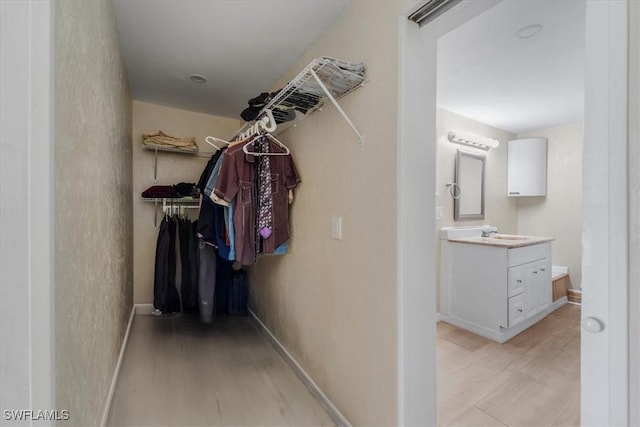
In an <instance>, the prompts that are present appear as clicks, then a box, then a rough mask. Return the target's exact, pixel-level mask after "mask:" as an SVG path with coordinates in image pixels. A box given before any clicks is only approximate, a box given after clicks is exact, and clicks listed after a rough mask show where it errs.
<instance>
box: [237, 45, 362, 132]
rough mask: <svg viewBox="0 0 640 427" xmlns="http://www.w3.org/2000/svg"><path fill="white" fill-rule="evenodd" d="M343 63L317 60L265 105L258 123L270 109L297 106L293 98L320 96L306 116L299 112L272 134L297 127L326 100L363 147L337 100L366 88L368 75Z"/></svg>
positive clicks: (326, 59) (332, 60) (328, 59)
mask: <svg viewBox="0 0 640 427" xmlns="http://www.w3.org/2000/svg"><path fill="white" fill-rule="evenodd" d="M341 63H343V64H344V61H340V60H335V59H333V58H328V57H321V58H316V59H314V60H313V61H311V63H310V64H309V65H307V66H306V67H305V68H304V69H303V70H302V71H301V72H300V73H298V75H297V76H296V77H295V78H294V79H293V80H291V81H290V82H289V83H288V84H287V85H286V86H285V87H284V88H283V89H282V90H280V91H279V92H278V93H277V94H276V95H275V96H274V97H273V98H272V99H271V100H270V101H269V102H268V103H267V105H265V106H264V108H262V110H260V113H259V114H258V116H257V118H256V120H258V119H260V118H262V117H264V115H265V111H266V110H267V109H272V110H273V109H274V108H277V107H278V106H285V108H287V107H289V108H290V107H291V105H294V104H295V102H293V101H292V99H293V98H295V97H297V96H308V95H311V96H313V97H317V99H318V102H317V104H316V105H314V106H313V107H311V108H309V109H308V110H307V111H306V113H302V112H300V111H296V118H295V119H294V120H292V121H288V122H284V123H281V124H279V125H278V128H277V129H276V130H275V131H274V132H272V133H273V134H275V135H277V134H279V133H280V132H282V131H284V130H286V129H288V128H289V127H291V126H295V125H296V124H297V123H298V122H300V121H301V120H303V119H305V118H306V117H308V116H309V115H311V114H312V113H314V112H315V111H317V110H319V109H321V108H322V106H323V105H324V104H325V101H326V100H327V99H328V100H329V101H331V103H332V104H333V105H334V106H335V107H336V109H337V110H338V112H339V113H340V114H341V115H342V117H343V118H344V119H345V121H346V122H347V123H348V124H349V126H350V127H351V129H353V132H354V133H355V134H356V135H357V136H358V138H359V139H360V144H362V141H363V136H362V134H361V133H360V132H359V131H358V129H357V128H356V126H355V125H354V124H353V122H351V120H350V119H349V117H348V116H347V114H346V113H345V112H344V110H343V109H342V108H341V107H340V105H339V104H338V102H337V100H338V99H340V98H342V97H344V96H346V95H348V94H350V93H351V92H353V91H354V90H356V89H358V88H359V87H361V86H364V85H365V84H366V83H367V79H366V77H365V76H364V71H363V72H362V74H360V73H357V72H352V71H349V70H347V69H345V68H343V67H340V64H341ZM349 65H351V64H349ZM256 120H253V121H250V122H247V123H245V124H244V125H243V126H242V127H241V128H240V129H239V130H238V131H237V132H236V133H235V135H234V136H233V138H232V139H237V138H238V137H239V136H240V134H242V133H243V132H245V131H246V130H247V129H248V128H249V127H250V126H251V125H253V124H254V123H255V122H256Z"/></svg>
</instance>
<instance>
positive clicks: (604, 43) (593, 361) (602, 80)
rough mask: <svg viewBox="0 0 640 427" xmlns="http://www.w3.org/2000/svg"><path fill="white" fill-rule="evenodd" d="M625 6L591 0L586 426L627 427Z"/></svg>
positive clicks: (588, 34)
mask: <svg viewBox="0 0 640 427" xmlns="http://www.w3.org/2000/svg"><path fill="white" fill-rule="evenodd" d="M627 7H628V5H627V2H626V1H615V2H609V1H589V2H587V18H586V19H587V22H586V74H585V120H584V121H585V129H584V131H585V132H584V135H585V141H584V156H583V161H584V163H583V171H584V172H583V174H584V175H583V225H582V230H583V232H582V247H583V256H582V290H583V294H582V326H583V329H582V352H581V355H582V361H581V362H582V364H581V369H582V374H581V379H582V386H581V387H582V390H581V391H582V392H581V399H582V411H581V415H582V417H581V419H582V424H583V425H585V426H626V425H628V424H629V391H628V390H629V389H628V386H629V377H628V375H629V365H628V364H629V360H628V354H629V353H628V351H629V350H628V309H627V303H628V284H629V280H628V277H627V272H628V266H629V261H628V252H627V250H628V249H627V244H628V242H629V230H628V225H627V216H628V215H627V213H628V207H627V206H628V205H627V203H628V194H627V188H628V175H627V96H628V92H627V45H628V38H627V14H628V12H627ZM636 363H637V361H636Z"/></svg>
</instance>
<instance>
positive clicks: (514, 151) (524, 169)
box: [507, 138, 547, 197]
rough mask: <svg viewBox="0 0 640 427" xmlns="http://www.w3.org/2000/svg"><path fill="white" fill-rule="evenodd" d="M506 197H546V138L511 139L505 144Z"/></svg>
mask: <svg viewBox="0 0 640 427" xmlns="http://www.w3.org/2000/svg"><path fill="white" fill-rule="evenodd" d="M507 195H508V196H509V197H522V196H546V195H547V140H546V138H525V139H513V140H511V141H508V142H507Z"/></svg>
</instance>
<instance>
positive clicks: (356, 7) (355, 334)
mask: <svg viewBox="0 0 640 427" xmlns="http://www.w3.org/2000/svg"><path fill="white" fill-rule="evenodd" d="M406 7H407V6H406V4H405V3H403V2H353V3H352V5H351V7H350V9H349V10H348V11H347V12H346V14H345V15H344V16H343V18H342V19H341V20H340V21H339V22H338V23H336V24H335V25H334V26H333V27H332V28H331V29H330V30H329V31H328V32H327V33H326V34H324V35H323V36H322V37H321V38H320V39H319V40H318V41H317V42H316V43H315V44H314V45H313V46H312V47H311V48H310V49H309V50H308V51H307V52H306V54H305V55H304V56H303V57H302V59H301V60H300V61H299V62H298V63H297V65H296V66H294V67H293V68H292V69H291V70H290V71H289V73H288V75H287V76H286V77H287V78H291V77H292V76H293V75H295V74H296V73H297V72H298V71H300V70H301V69H302V68H303V67H304V66H305V65H306V64H307V63H308V62H309V61H310V60H311V59H312V58H314V57H318V56H322V55H329V56H334V57H337V58H342V59H346V60H350V61H362V62H364V63H365V65H366V66H367V77H368V78H369V80H370V82H369V83H368V84H367V85H366V86H364V87H363V88H361V89H358V90H357V91H356V92H354V93H353V94H351V95H349V96H347V97H346V98H344V99H343V100H342V101H341V102H340V103H341V105H342V106H343V108H344V109H345V111H346V112H347V114H348V115H349V116H350V118H351V119H352V121H353V122H354V123H355V124H356V126H357V127H358V128H359V129H360V131H361V132H363V133H364V135H365V140H364V145H363V146H360V145H359V140H358V138H357V137H356V136H355V134H354V133H353V132H352V131H351V129H350V128H349V126H348V125H347V124H346V122H345V121H344V120H343V119H342V118H341V117H340V115H339V114H338V112H337V111H336V110H335V108H334V107H332V106H328V107H326V108H325V109H324V111H322V112H318V113H316V114H314V115H313V116H312V117H309V118H308V119H306V120H305V121H304V122H302V123H300V124H299V125H298V127H297V128H293V129H290V130H288V131H286V132H284V133H283V134H281V135H280V136H281V137H282V139H283V141H286V142H287V143H288V145H289V147H290V148H291V151H292V153H293V156H294V158H295V161H296V164H297V166H298V169H299V172H300V175H301V177H302V183H301V184H300V186H299V187H298V188H297V191H296V199H295V202H294V204H293V206H292V208H291V232H292V237H291V240H290V251H289V253H288V254H287V255H286V256H284V257H272V258H262V259H260V260H259V261H258V264H257V265H256V266H255V267H253V268H252V269H251V274H250V278H251V306H252V309H253V310H254V311H255V312H256V313H257V315H258V316H259V317H260V318H261V319H262V320H263V321H264V322H265V323H266V325H267V326H268V327H269V329H270V330H271V331H272V332H273V333H274V334H275V335H276V336H277V337H278V339H279V340H280V341H281V342H282V343H283V344H284V345H285V347H287V349H288V350H289V351H290V352H291V353H292V354H293V356H294V357H295V358H296V359H297V360H298V361H299V362H300V363H301V364H302V366H303V367H304V369H305V370H307V372H309V374H310V375H311V376H312V377H313V379H314V380H315V381H316V383H317V384H318V385H319V386H320V388H321V389H322V390H323V391H324V392H325V393H326V394H327V395H328V397H329V398H330V399H331V400H332V401H333V402H334V404H335V405H336V406H337V407H338V409H339V410H340V411H342V413H343V414H344V415H345V416H346V417H347V418H348V419H349V420H350V421H351V422H352V423H353V424H354V425H394V424H396V422H397V399H398V398H397V391H398V386H397V377H398V376H397V323H398V321H397V308H396V306H397V297H396V293H397V286H396V274H397V252H396V246H397V236H396V234H397V233H396V228H397V224H396V221H397V215H396V210H397V206H396V201H397V194H396V186H397V181H396V180H397V166H396V161H397V156H396V141H397V92H396V91H397V72H396V63H397V55H398V52H397V51H398V47H397V44H398V38H397V33H398V29H397V14H398V13H399V12H400V11H402V10H403V9H404V8H406ZM363 16H366V19H363V18H362V17H363ZM284 82H286V79H284V80H283V81H282V82H281V83H284ZM333 216H341V217H342V220H343V239H342V240H334V239H332V238H331V218H332V217H333Z"/></svg>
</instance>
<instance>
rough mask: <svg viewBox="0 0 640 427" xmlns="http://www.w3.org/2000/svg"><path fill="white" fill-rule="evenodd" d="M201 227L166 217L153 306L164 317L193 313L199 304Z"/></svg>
mask: <svg viewBox="0 0 640 427" xmlns="http://www.w3.org/2000/svg"><path fill="white" fill-rule="evenodd" d="M196 227H197V225H194V224H193V223H191V221H190V220H188V219H187V218H180V217H179V216H177V215H175V216H173V217H169V216H165V217H164V218H163V220H162V223H161V224H160V229H159V231H158V241H157V244H156V260H155V269H154V272H155V275H154V281H153V295H154V298H153V305H154V307H155V309H156V310H157V311H158V312H159V313H162V314H171V313H177V312H180V311H189V310H193V309H195V308H196V307H197V304H198V271H197V269H198V252H197V241H196V238H195V228H196Z"/></svg>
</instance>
